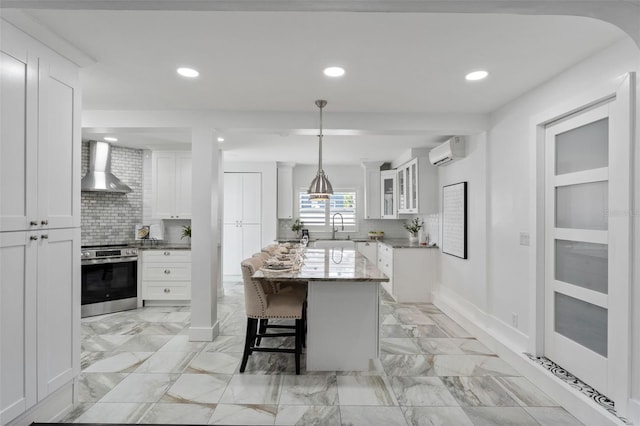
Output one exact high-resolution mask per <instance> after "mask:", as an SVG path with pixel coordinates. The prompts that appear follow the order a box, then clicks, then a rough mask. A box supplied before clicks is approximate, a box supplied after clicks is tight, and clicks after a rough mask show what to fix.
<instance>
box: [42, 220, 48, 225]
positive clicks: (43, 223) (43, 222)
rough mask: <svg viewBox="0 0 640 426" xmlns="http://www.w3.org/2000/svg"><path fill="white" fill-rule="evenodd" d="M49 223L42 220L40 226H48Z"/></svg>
mask: <svg viewBox="0 0 640 426" xmlns="http://www.w3.org/2000/svg"><path fill="white" fill-rule="evenodd" d="M48 224H49V221H48V220H47V219H44V220H41V221H40V225H48Z"/></svg>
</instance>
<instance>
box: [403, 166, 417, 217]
mask: <svg viewBox="0 0 640 426" xmlns="http://www.w3.org/2000/svg"><path fill="white" fill-rule="evenodd" d="M398 197H399V200H398V213H418V159H417V158H414V159H413V160H411V161H409V162H408V163H406V164H404V165H402V166H400V167H399V168H398Z"/></svg>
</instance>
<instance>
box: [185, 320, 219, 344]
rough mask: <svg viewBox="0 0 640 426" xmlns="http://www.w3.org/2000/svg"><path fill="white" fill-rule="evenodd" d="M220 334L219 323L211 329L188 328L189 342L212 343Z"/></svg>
mask: <svg viewBox="0 0 640 426" xmlns="http://www.w3.org/2000/svg"><path fill="white" fill-rule="evenodd" d="M219 334H220V323H219V322H218V321H216V323H215V324H214V325H212V326H211V327H189V341H191V342H213V339H215V338H216V337H218V335H219Z"/></svg>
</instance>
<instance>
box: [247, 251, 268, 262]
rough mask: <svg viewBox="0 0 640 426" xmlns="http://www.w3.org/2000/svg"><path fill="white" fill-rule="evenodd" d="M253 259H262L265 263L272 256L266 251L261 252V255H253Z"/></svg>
mask: <svg viewBox="0 0 640 426" xmlns="http://www.w3.org/2000/svg"><path fill="white" fill-rule="evenodd" d="M251 257H257V258H260V259H262V261H263V262H264V261H265V260H267V259H269V258H271V254H269V253H268V252H266V251H261V252H260V253H253V256H251Z"/></svg>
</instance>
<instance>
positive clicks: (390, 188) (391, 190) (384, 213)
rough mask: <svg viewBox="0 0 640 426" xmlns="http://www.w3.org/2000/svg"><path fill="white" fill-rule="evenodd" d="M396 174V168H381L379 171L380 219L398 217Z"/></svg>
mask: <svg viewBox="0 0 640 426" xmlns="http://www.w3.org/2000/svg"><path fill="white" fill-rule="evenodd" d="M397 177H398V175H397V173H396V170H383V171H381V172H380V191H381V192H380V193H381V198H382V199H381V202H380V217H381V218H382V219H397V218H398V186H397V183H396V179H397Z"/></svg>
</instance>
